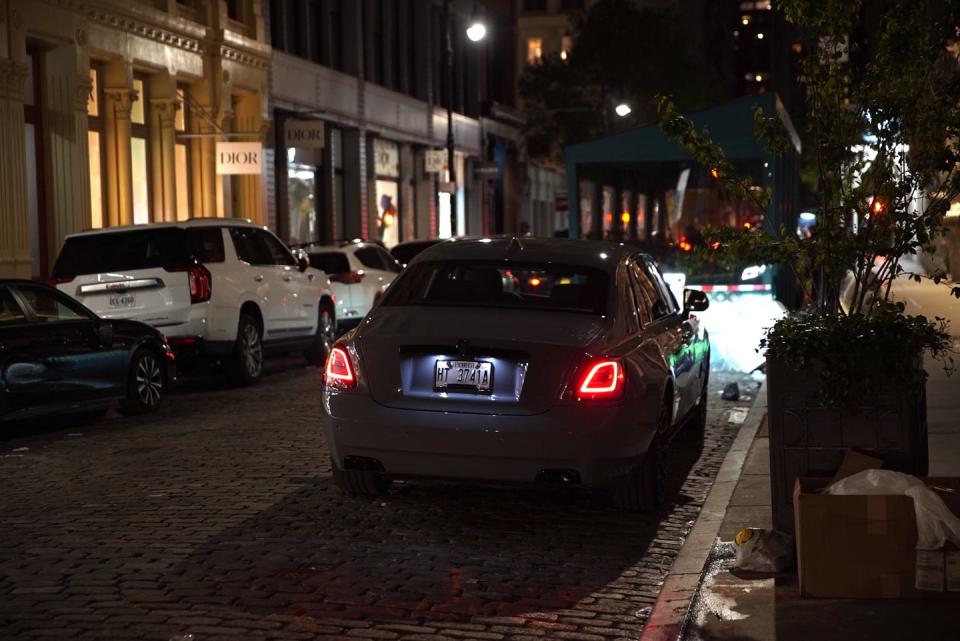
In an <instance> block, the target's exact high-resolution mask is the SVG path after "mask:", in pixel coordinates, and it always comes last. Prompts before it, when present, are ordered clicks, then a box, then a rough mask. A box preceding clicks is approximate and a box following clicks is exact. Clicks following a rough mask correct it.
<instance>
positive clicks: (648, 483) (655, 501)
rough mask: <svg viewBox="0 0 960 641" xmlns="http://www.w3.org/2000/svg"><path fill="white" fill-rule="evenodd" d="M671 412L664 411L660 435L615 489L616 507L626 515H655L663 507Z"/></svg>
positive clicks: (659, 429)
mask: <svg viewBox="0 0 960 641" xmlns="http://www.w3.org/2000/svg"><path fill="white" fill-rule="evenodd" d="M669 416H670V412H669V410H668V406H666V405H665V406H664V408H663V410H661V417H660V425H659V428H658V431H657V434H656V435H655V436H654V437H653V440H652V441H651V442H650V446H649V448H648V449H647V453H646V454H645V455H644V457H643V461H642V462H641V463H640V465H639V466H638V467H637V468H636V469H635V470H634V471H633V472H632V473H631V474H630V475H629V476H628V477H626V478H625V479H623V480H621V481H620V482H619V483H617V484H616V485H615V486H614V487H613V504H614V506H615V507H616V508H617V509H619V510H622V511H624V512H652V511H654V510H656V509H658V508H659V507H660V506H661V505H663V501H664V498H665V495H666V482H665V479H666V474H665V471H664V466H663V436H664V435H665V434H666V430H667V427H668V426H667V424H666V423H667V422H668V421H669Z"/></svg>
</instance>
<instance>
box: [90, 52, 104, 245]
mask: <svg viewBox="0 0 960 641" xmlns="http://www.w3.org/2000/svg"><path fill="white" fill-rule="evenodd" d="M90 82H91V86H90V95H89V96H87V122H88V131H87V154H88V160H89V164H90V226H91V227H93V228H94V229H99V228H100V227H103V223H104V211H103V203H104V199H103V188H104V184H103V117H102V116H101V114H100V71H99V70H98V69H96V68H93V67H91V69H90Z"/></svg>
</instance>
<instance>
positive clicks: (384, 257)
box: [377, 247, 400, 274]
mask: <svg viewBox="0 0 960 641" xmlns="http://www.w3.org/2000/svg"><path fill="white" fill-rule="evenodd" d="M377 253H378V254H379V255H380V260H381V261H382V262H383V268H384V269H386V270H387V271H388V272H393V273H394V274H397V273H399V272H400V264H399V263H398V262H397V259H396V258H394V257H393V256H391V255H390V252H388V251H387V250H385V249H380V248H379V247H377Z"/></svg>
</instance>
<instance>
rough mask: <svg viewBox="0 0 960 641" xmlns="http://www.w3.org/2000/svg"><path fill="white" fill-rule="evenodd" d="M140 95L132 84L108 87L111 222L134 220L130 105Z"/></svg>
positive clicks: (108, 205) (109, 201)
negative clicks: (130, 85) (129, 85)
mask: <svg viewBox="0 0 960 641" xmlns="http://www.w3.org/2000/svg"><path fill="white" fill-rule="evenodd" d="M136 97H137V92H135V91H134V90H133V89H132V88H130V87H106V88H104V90H103V102H104V107H105V116H106V136H105V140H106V145H105V146H106V152H107V154H106V156H107V176H106V178H107V220H108V222H109V225H110V226H111V227H112V226H114V225H130V224H132V223H133V173H132V167H131V164H130V163H131V161H130V108H131V107H132V106H133V102H134V100H135V99H136Z"/></svg>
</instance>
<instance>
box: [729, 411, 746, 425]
mask: <svg viewBox="0 0 960 641" xmlns="http://www.w3.org/2000/svg"><path fill="white" fill-rule="evenodd" d="M749 413H750V408H749V407H735V408H733V409H732V410H730V415H729V417H728V418H727V422H728V423H733V424H734V425H743V423H744V421H746V420H747V415H748V414H749Z"/></svg>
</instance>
